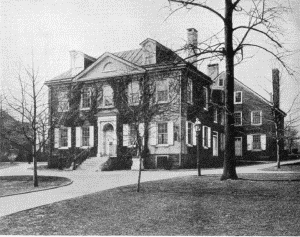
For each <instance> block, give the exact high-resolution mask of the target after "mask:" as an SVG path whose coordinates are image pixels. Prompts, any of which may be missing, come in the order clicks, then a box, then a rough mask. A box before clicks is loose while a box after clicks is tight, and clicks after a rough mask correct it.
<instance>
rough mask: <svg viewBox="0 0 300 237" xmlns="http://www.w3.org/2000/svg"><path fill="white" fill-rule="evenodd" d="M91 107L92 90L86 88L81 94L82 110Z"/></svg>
mask: <svg viewBox="0 0 300 237" xmlns="http://www.w3.org/2000/svg"><path fill="white" fill-rule="evenodd" d="M90 106H91V92H90V88H84V89H83V90H82V93H81V108H82V109H87V108H90Z"/></svg>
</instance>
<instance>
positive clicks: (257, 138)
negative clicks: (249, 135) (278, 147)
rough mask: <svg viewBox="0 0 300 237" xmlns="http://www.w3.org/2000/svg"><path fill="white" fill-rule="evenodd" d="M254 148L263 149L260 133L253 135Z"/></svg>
mask: <svg viewBox="0 0 300 237" xmlns="http://www.w3.org/2000/svg"><path fill="white" fill-rule="evenodd" d="M253 149H261V143H260V135H253Z"/></svg>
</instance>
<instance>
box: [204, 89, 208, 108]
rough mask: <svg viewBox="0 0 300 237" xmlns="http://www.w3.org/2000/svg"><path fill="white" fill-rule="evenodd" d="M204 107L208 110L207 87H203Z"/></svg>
mask: <svg viewBox="0 0 300 237" xmlns="http://www.w3.org/2000/svg"><path fill="white" fill-rule="evenodd" d="M203 99H204V109H205V110H208V88H207V87H203Z"/></svg>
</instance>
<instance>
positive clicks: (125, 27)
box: [0, 0, 300, 110]
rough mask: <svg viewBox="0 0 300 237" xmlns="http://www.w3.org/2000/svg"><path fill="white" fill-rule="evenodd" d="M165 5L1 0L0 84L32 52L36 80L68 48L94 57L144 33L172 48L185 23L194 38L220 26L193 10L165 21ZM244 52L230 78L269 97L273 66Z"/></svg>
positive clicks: (286, 89) (294, 89)
mask: <svg viewBox="0 0 300 237" xmlns="http://www.w3.org/2000/svg"><path fill="white" fill-rule="evenodd" d="M212 2H216V1H212ZM290 4H291V7H292V9H293V12H292V13H290V14H289V15H287V16H284V19H285V21H286V23H285V24H284V25H282V29H283V30H284V36H283V37H284V42H285V43H286V44H287V45H288V46H289V48H292V49H295V50H296V49H298V50H299V48H300V40H299V39H300V18H299V16H300V3H299V0H290ZM166 6H168V2H167V1H166V0H143V1H141V0H120V1H111V0H2V1H1V33H0V34H1V85H2V86H3V87H5V86H9V87H13V81H15V79H14V75H13V73H12V71H13V69H14V68H15V63H16V62H18V61H22V62H23V63H24V64H30V61H31V55H32V52H33V54H34V61H35V64H36V66H38V67H39V70H40V77H41V80H47V79H51V78H53V77H55V76H56V75H58V74H60V73H62V72H64V71H66V70H68V69H69V66H70V60H69V51H70V50H79V51H82V52H84V53H86V54H88V55H90V56H93V57H96V58H97V57H99V56H100V55H101V54H103V53H104V52H117V51H123V50H129V49H135V48H139V47H140V46H139V44H140V43H141V42H142V41H143V40H145V39H146V38H152V39H155V40H157V41H158V42H160V43H162V44H164V45H165V46H167V47H170V48H172V49H174V50H176V49H178V48H180V47H181V46H182V45H184V44H185V40H186V29H187V28H190V27H194V28H196V29H197V30H198V32H199V40H203V39H205V38H207V37H208V36H210V35H211V34H212V33H214V32H216V30H220V29H221V24H220V23H221V22H220V20H219V19H218V18H217V17H214V16H213V15H211V14H210V13H208V12H207V11H203V10H202V11H200V10H199V9H192V10H190V11H179V12H177V13H176V14H174V15H172V16H170V17H169V18H168V19H167V20H166V18H167V16H168V14H169V9H168V8H166ZM249 53H251V54H255V56H254V57H253V58H252V59H248V60H247V61H246V62H244V63H243V64H241V65H239V66H238V67H237V68H236V71H235V72H236V74H235V77H236V78H238V79H239V80H241V81H242V82H243V83H245V84H246V85H248V86H249V87H251V88H252V89H254V90H255V91H257V92H258V93H260V94H262V95H263V96H264V97H266V98H268V99H269V96H268V94H267V93H266V91H265V90H267V91H269V92H271V89H272V88H271V82H270V80H271V70H272V67H274V66H276V65H275V64H274V61H273V60H272V58H271V56H270V55H266V53H265V52H259V51H258V50H255V51H251V52H249ZM299 58H300V56H299V53H298V54H296V55H294V57H292V58H290V59H289V63H290V64H291V65H294V66H297V67H300V66H299V65H300V59H299ZM208 63H209V62H207V63H206V64H208ZM206 64H205V66H206ZM201 69H202V70H204V72H205V67H202V68H201ZM221 69H222V65H221ZM296 75H297V76H298V81H296V80H295V79H290V78H288V77H287V76H284V78H283V82H282V101H281V107H282V109H283V110H287V109H288V107H289V105H290V104H291V101H292V99H293V98H294V97H295V95H296V94H299V92H300V82H299V80H300V78H299V75H300V73H299V70H298V74H296Z"/></svg>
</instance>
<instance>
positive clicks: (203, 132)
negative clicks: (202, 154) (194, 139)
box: [202, 126, 205, 147]
mask: <svg viewBox="0 0 300 237" xmlns="http://www.w3.org/2000/svg"><path fill="white" fill-rule="evenodd" d="M204 128H205V126H202V146H203V147H204V143H205V140H204V134H205V131H204Z"/></svg>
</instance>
